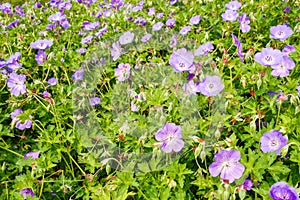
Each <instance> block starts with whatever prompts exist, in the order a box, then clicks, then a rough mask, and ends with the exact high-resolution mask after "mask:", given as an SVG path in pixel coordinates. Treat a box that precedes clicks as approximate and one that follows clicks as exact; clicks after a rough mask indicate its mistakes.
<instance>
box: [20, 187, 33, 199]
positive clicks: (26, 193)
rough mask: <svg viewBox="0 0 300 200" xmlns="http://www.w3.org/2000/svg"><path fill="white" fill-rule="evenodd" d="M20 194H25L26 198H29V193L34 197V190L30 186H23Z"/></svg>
mask: <svg viewBox="0 0 300 200" xmlns="http://www.w3.org/2000/svg"><path fill="white" fill-rule="evenodd" d="M20 194H23V198H24V199H26V198H27V195H30V196H31V197H34V192H33V191H32V189H30V188H23V189H22V190H20Z"/></svg>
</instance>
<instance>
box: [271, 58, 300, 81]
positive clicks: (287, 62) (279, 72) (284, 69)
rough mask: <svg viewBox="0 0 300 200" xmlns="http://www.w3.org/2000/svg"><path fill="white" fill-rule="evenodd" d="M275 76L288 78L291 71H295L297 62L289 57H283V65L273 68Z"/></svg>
mask: <svg viewBox="0 0 300 200" xmlns="http://www.w3.org/2000/svg"><path fill="white" fill-rule="evenodd" d="M271 67H272V69H273V71H272V72H271V74H272V75H273V76H280V77H286V76H288V75H289V74H290V70H292V69H294V67H295V62H294V61H293V60H292V59H291V58H290V57H288V56H283V58H282V63H281V64H280V65H275V66H271Z"/></svg>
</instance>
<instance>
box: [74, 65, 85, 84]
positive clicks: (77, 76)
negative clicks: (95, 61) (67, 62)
mask: <svg viewBox="0 0 300 200" xmlns="http://www.w3.org/2000/svg"><path fill="white" fill-rule="evenodd" d="M83 77H84V67H83V66H82V67H81V69H79V70H76V71H75V73H74V74H73V75H72V79H73V80H74V81H82V79H83Z"/></svg>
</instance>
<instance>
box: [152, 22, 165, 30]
mask: <svg viewBox="0 0 300 200" xmlns="http://www.w3.org/2000/svg"><path fill="white" fill-rule="evenodd" d="M163 26H164V24H163V23H162V22H157V23H155V24H154V25H153V26H152V31H159V30H160V29H161V28H162V27H163Z"/></svg>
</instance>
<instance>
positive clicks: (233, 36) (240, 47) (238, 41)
mask: <svg viewBox="0 0 300 200" xmlns="http://www.w3.org/2000/svg"><path fill="white" fill-rule="evenodd" d="M231 36H232V38H233V40H234V43H235V45H236V46H237V48H238V55H239V57H240V60H241V62H244V53H243V49H242V43H241V42H240V40H239V39H238V38H237V37H236V35H234V34H231Z"/></svg>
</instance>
